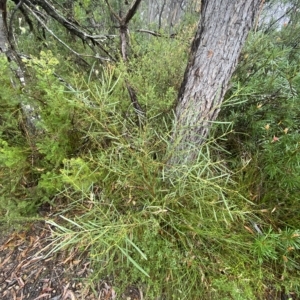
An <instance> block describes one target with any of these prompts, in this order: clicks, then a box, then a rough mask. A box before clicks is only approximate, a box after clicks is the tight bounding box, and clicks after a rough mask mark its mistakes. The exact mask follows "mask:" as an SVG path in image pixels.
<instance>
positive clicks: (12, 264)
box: [0, 222, 140, 300]
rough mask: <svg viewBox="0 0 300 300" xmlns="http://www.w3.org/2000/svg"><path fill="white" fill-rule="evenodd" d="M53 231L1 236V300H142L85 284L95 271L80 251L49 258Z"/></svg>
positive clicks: (39, 226)
mask: <svg viewBox="0 0 300 300" xmlns="http://www.w3.org/2000/svg"><path fill="white" fill-rule="evenodd" d="M49 237H50V229H49V227H48V225H47V224H45V223H44V222H38V223H35V224H33V225H30V228H28V229H26V230H24V231H18V232H11V233H9V234H8V233H6V234H2V236H1V234H0V243H1V244H0V299H1V300H38V299H40V300H46V299H47V300H67V299H70V300H78V299H84V300H92V299H93V300H94V299H95V300H96V299H97V300H113V299H126V300H127V299H128V300H133V299H134V300H139V299H140V297H139V295H138V293H137V292H136V291H135V290H134V289H129V290H131V292H130V291H127V292H125V293H124V295H121V296H117V295H116V293H115V291H114V288H113V286H112V284H111V283H110V282H108V281H101V282H99V283H98V284H96V285H95V286H94V290H93V291H92V289H91V288H90V287H87V286H86V285H85V284H84V282H86V281H85V280H84V279H86V278H87V277H88V276H89V275H90V274H91V273H92V272H93V270H92V269H91V267H90V262H89V260H88V259H87V256H86V255H83V254H82V253H79V252H78V251H77V249H72V250H68V251H60V252H58V253H55V254H51V255H47V254H48V253H49V251H50V250H51V241H50V239H49Z"/></svg>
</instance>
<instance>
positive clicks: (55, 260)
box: [0, 221, 297, 300]
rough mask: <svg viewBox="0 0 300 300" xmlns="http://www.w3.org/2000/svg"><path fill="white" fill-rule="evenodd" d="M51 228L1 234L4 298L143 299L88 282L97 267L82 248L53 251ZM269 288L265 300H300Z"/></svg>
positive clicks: (38, 225)
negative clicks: (82, 251) (81, 250)
mask: <svg viewBox="0 0 300 300" xmlns="http://www.w3.org/2000/svg"><path fill="white" fill-rule="evenodd" d="M50 235H51V228H50V227H49V225H48V224H47V223H46V222H42V221H39V222H35V223H33V224H31V225H29V226H28V227H27V228H26V229H24V230H21V231H20V230H16V231H12V232H6V233H2V234H1V233H0V299H1V300H79V299H80V300H81V299H82V300H114V299H125V300H143V299H144V298H143V295H142V293H141V291H140V290H139V289H138V288H136V287H134V286H129V287H128V288H127V289H126V291H125V292H124V293H123V294H122V295H117V294H116V292H115V290H114V287H113V284H112V282H110V281H109V280H102V281H99V282H98V283H95V282H94V283H93V286H94V288H93V290H92V288H91V286H90V285H89V284H88V285H86V282H88V277H89V275H91V274H92V272H93V270H92V268H91V266H90V262H89V259H88V255H87V254H82V253H80V252H79V251H78V249H71V250H66V251H59V252H55V253H52V254H50V255H49V252H50V251H51V247H52V246H53V245H51V239H50ZM294 296H295V295H290V296H289V297H288V296H287V295H284V294H282V293H278V292H275V290H272V289H266V293H265V295H264V296H263V297H262V298H261V299H265V300H279V299H281V300H282V299H297V298H296V297H294Z"/></svg>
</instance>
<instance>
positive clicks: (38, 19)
mask: <svg viewBox="0 0 300 300" xmlns="http://www.w3.org/2000/svg"><path fill="white" fill-rule="evenodd" d="M26 7H27V9H28V10H29V11H30V12H31V13H32V15H33V16H34V17H35V18H36V19H37V21H38V22H39V23H40V24H41V25H42V26H43V27H44V28H45V29H46V30H47V31H48V32H49V33H50V34H51V35H52V36H53V37H54V38H55V39H56V40H57V41H58V42H59V43H61V44H62V45H63V46H65V47H66V48H67V49H68V50H69V51H71V52H72V53H73V54H75V55H76V56H77V57H78V58H79V59H80V60H82V61H83V62H84V63H85V64H86V65H88V66H89V63H88V62H87V61H86V60H84V59H83V58H82V57H92V58H96V59H101V60H105V61H110V59H109V58H105V57H101V56H100V55H97V54H96V55H88V54H81V53H78V52H76V51H75V50H74V49H72V48H71V47H70V46H69V45H68V44H66V43H65V42H64V41H62V40H61V39H60V38H59V37H58V36H56V35H55V34H54V32H53V31H52V30H51V29H49V28H48V26H47V25H46V24H45V23H44V22H43V21H42V20H41V18H40V17H39V16H38V15H37V14H36V13H35V12H34V11H33V10H32V9H31V8H30V7H29V6H27V5H26Z"/></svg>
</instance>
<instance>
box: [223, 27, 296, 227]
mask: <svg viewBox="0 0 300 300" xmlns="http://www.w3.org/2000/svg"><path fill="white" fill-rule="evenodd" d="M290 34H291V32H290V29H289V28H286V29H282V30H281V31H276V32H273V33H270V34H268V35H266V34H263V33H261V32H258V33H255V34H252V35H251V36H250V37H249V39H248V43H247V45H246V47H245V49H244V51H243V53H242V55H241V62H240V65H239V67H238V69H237V71H236V73H235V75H234V77H233V80H232V88H231V90H230V92H229V93H228V99H227V101H226V102H225V105H224V110H223V116H222V118H226V120H228V121H231V122H233V127H232V129H233V133H232V134H231V135H230V136H229V138H228V141H227V145H226V147H227V149H228V150H229V151H230V152H231V153H233V154H234V155H235V158H234V159H232V157H231V158H230V159H229V160H231V162H232V163H233V164H232V167H234V168H235V170H236V171H237V172H238V174H243V176H239V180H240V184H241V185H243V186H244V187H245V190H246V192H247V193H248V195H249V197H251V198H252V199H255V200H256V201H257V203H258V204H261V206H262V208H267V209H269V210H272V209H273V208H274V207H275V209H276V208H277V207H278V210H276V212H275V215H276V222H279V223H281V224H290V225H291V226H295V227H296V228H297V227H298V224H299V222H298V215H297V214H296V213H293V211H294V212H296V211H297V210H298V208H299V201H298V200H297V199H298V192H297V191H298V189H299V186H300V185H299V184H300V176H299V174H300V169H299V160H300V156H299V125H298V119H299V115H300V110H299V107H300V106H299V103H298V102H299V100H298V99H299V97H298V95H299V92H300V85H299V74H300V73H299V71H300V69H299V59H300V56H299V53H298V52H297V51H295V49H294V47H293V46H291V45H289V43H287V41H286V40H287V36H290ZM236 157H237V158H238V159H236ZM291 207H293V209H292V210H291V209H290V208H291Z"/></svg>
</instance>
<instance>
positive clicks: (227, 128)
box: [0, 1, 300, 299]
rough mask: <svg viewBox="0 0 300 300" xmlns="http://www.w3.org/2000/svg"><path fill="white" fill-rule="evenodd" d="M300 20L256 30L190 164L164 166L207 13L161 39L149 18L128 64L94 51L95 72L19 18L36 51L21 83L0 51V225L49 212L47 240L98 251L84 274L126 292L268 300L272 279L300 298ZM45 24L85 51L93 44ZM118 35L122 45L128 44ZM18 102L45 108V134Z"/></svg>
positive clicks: (39, 120)
mask: <svg viewBox="0 0 300 300" xmlns="http://www.w3.org/2000/svg"><path fill="white" fill-rule="evenodd" d="M82 3H83V5H84V6H85V9H83V8H82V7H80V6H76V10H75V13H76V17H77V18H78V19H80V20H81V21H82V22H84V20H85V18H86V11H87V10H88V7H89V5H92V3H91V2H89V1H84V2H82ZM298 20H299V16H298V11H296V10H295V11H293V14H291V15H290V23H289V24H285V26H283V27H281V28H274V29H273V28H270V27H268V26H267V25H266V26H263V25H262V26H260V27H258V28H256V30H255V31H253V32H252V33H251V34H250V36H249V37H248V41H247V43H246V45H245V47H244V50H243V53H242V54H241V57H240V62H239V66H238V69H237V70H236V72H235V75H234V76H233V78H232V83H231V88H230V90H229V91H228V93H227V96H226V101H225V102H224V105H223V107H222V110H221V115H220V117H219V119H218V122H216V123H215V124H214V125H213V130H212V131H211V136H210V140H209V142H207V143H206V144H205V145H203V146H202V147H201V148H200V149H199V157H198V159H197V162H196V163H195V164H194V165H193V166H192V167H191V166H189V167H187V166H184V165H180V166H172V167H170V166H168V164H167V162H168V158H169V157H170V156H171V155H172V143H171V142H170V141H171V134H172V132H171V130H172V120H173V107H174V103H175V101H176V97H177V93H178V90H179V87H180V84H181V80H182V78H183V73H184V70H185V67H186V62H187V57H188V51H189V47H190V42H191V40H192V37H193V34H194V30H195V27H196V24H197V21H198V20H197V17H196V14H194V15H193V14H189V15H185V17H183V18H182V21H181V22H178V24H177V25H176V27H174V28H173V29H172V30H173V31H176V33H177V34H176V36H175V37H174V36H172V37H170V36H169V32H168V28H167V27H166V28H165V29H163V28H160V36H159V37H156V36H151V35H148V34H143V33H140V32H135V31H134V29H138V28H139V26H141V25H143V23H142V19H141V18H140V17H139V16H137V17H136V18H135V19H134V20H133V23H132V25H131V26H132V32H131V34H130V57H129V60H128V61H127V62H124V61H122V60H118V61H115V62H113V61H110V62H105V63H99V62H98V61H95V60H94V59H93V58H92V57H86V58H84V59H85V60H86V61H88V63H89V65H90V66H89V67H87V66H86V65H85V64H83V65H81V64H82V61H81V60H80V58H79V57H78V56H76V55H72V53H70V52H68V51H67V50H66V48H64V47H63V46H62V45H61V44H58V43H56V42H55V40H54V39H53V37H52V36H51V35H47V34H46V39H42V40H36V41H34V43H33V42H32V39H33V37H32V33H30V32H29V31H27V30H25V29H24V30H22V27H21V26H20V27H19V28H18V27H16V31H20V32H18V33H19V34H18V35H17V39H18V40H17V47H18V50H19V51H20V52H24V53H31V56H30V57H25V56H24V59H23V63H24V65H25V67H26V72H27V79H28V83H27V85H26V87H21V86H18V84H17V83H16V82H15V83H13V84H12V78H14V70H13V68H12V66H11V65H9V63H8V62H7V60H6V58H5V57H0V74H1V76H0V86H1V89H0V100H1V101H0V145H1V147H0V184H1V192H0V221H1V225H2V227H3V228H4V227H5V226H15V228H16V229H17V228H18V224H22V225H23V224H27V223H28V222H31V221H34V220H39V219H44V217H42V215H44V214H43V213H44V212H45V211H46V214H47V217H46V218H45V220H46V222H48V223H49V224H50V225H52V227H51V228H52V230H53V244H52V246H53V247H52V250H51V251H57V250H59V249H61V248H64V249H65V248H66V249H67V248H68V247H75V246H76V247H78V248H79V249H80V250H82V252H84V251H85V252H87V253H88V255H89V257H90V260H91V262H92V264H93V268H94V273H93V276H92V277H91V278H89V279H88V280H89V281H88V283H87V284H90V285H93V284H94V283H95V282H96V281H97V280H100V279H101V278H107V277H106V276H108V278H110V280H111V281H112V282H113V284H114V287H115V289H116V290H117V291H118V292H119V293H120V292H121V291H122V290H123V289H124V288H125V287H126V286H128V285H129V284H136V285H138V286H139V287H140V288H141V289H142V290H143V291H144V295H145V297H146V299H264V293H265V291H266V289H274V290H278V291H284V292H285V293H286V294H289V293H291V294H290V295H298V296H299V295H300V282H299V276H300V271H299V270H300V265H299V261H300V255H299V248H300V227H299V209H300V203H299V188H300V171H299V166H300V154H299V151H300V146H299V142H300V136H299V117H300V105H299V93H300V72H299V71H300V70H299V69H300V56H299V40H298V39H299V37H298V36H297V32H298V31H299V21H298ZM100 21H101V20H100ZM103 22H104V21H103ZM49 26H52V27H53V28H54V29H55V30H57V32H59V33H60V34H61V36H62V37H64V38H65V39H69V43H70V44H71V45H72V47H74V49H75V48H76V51H77V52H78V53H85V52H86V53H87V54H88V51H90V50H89V49H86V48H85V47H84V45H81V44H80V43H77V42H76V39H75V38H74V37H72V36H69V35H68V34H66V32H65V31H64V30H63V29H61V28H59V27H58V25H57V24H55V23H54V22H52V23H51V22H50V23H49ZM151 26H153V28H154V29H156V27H155V25H153V24H152V25H151ZM151 26H150V27H151ZM73 38H74V39H73ZM107 43H108V44H107V49H108V51H111V53H112V54H113V55H116V56H117V55H118V47H119V41H118V39H117V38H116V39H112V40H108V42H107ZM127 82H130V85H131V86H132V87H133V88H134V90H135V91H136V93H137V95H138V100H139V103H140V104H141V106H142V108H143V111H144V112H146V113H145V114H139V113H138V112H136V110H135V109H134V108H133V105H132V103H131V101H130V98H129V96H128V91H127V89H126V83H127ZM16 85H17V87H16ZM21 105H30V106H31V107H34V108H35V110H34V111H33V115H32V119H33V120H34V123H35V124H36V129H35V130H36V132H35V134H32V133H31V132H28V126H26V125H27V124H26V122H27V120H26V119H24V117H23V115H22V112H21Z"/></svg>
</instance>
